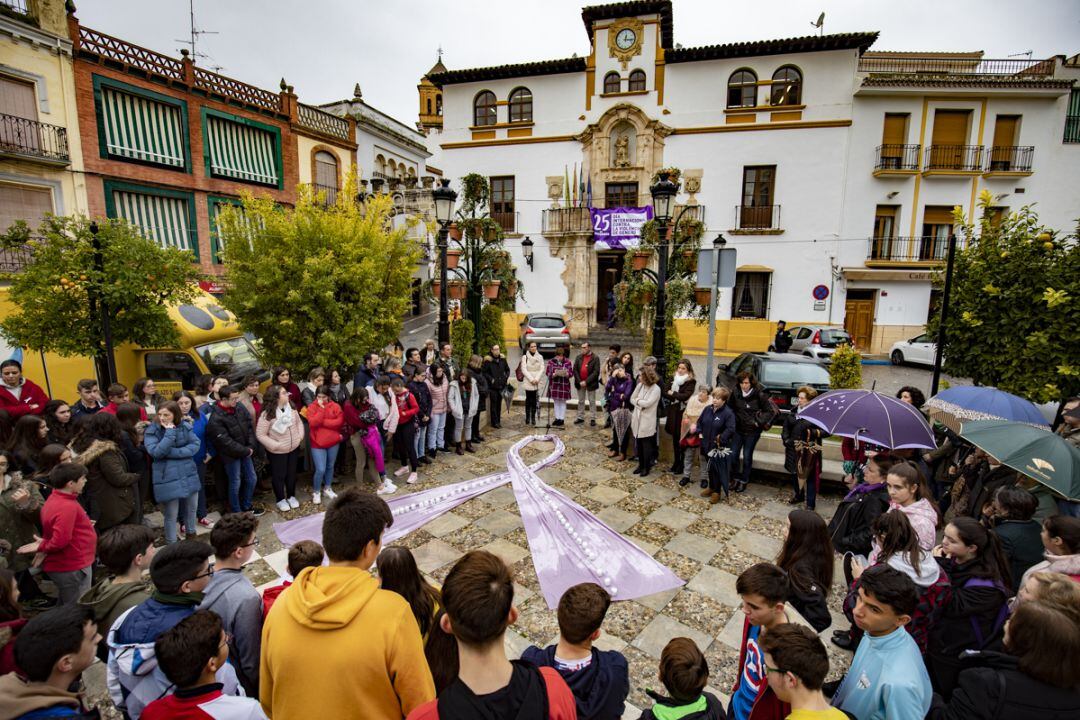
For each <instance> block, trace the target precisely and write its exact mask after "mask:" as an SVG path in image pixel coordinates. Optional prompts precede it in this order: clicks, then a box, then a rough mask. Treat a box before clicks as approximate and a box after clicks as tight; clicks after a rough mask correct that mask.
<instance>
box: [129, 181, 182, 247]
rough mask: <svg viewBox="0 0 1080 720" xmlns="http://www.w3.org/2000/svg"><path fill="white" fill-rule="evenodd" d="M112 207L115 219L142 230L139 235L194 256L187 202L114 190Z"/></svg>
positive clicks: (179, 199)
mask: <svg viewBox="0 0 1080 720" xmlns="http://www.w3.org/2000/svg"><path fill="white" fill-rule="evenodd" d="M113 203H114V206H115V208H116V216H117V217H121V218H124V219H125V220H127V221H128V222H130V223H131V224H133V225H137V226H138V227H140V228H142V231H143V234H144V235H145V236H146V237H148V238H150V239H151V240H153V241H154V242H156V243H157V244H158V245H161V246H162V247H175V248H179V249H181V250H191V251H193V252H195V253H198V247H197V246H196V245H195V244H193V242H192V237H191V228H190V227H189V222H188V220H189V217H190V215H189V210H190V208H189V207H188V201H187V200H184V199H181V198H173V197H163V196H160V195H147V194H143V193H137V192H129V191H124V190H114V191H113Z"/></svg>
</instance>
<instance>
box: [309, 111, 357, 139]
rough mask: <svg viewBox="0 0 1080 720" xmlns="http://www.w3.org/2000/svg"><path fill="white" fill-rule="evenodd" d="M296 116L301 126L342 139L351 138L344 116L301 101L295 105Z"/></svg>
mask: <svg viewBox="0 0 1080 720" xmlns="http://www.w3.org/2000/svg"><path fill="white" fill-rule="evenodd" d="M296 117H297V120H298V122H299V123H300V126H301V127H305V128H307V129H309V130H314V131H315V132H320V133H322V134H323V135H330V136H331V137H336V138H340V139H342V140H346V141H350V140H352V138H351V137H349V123H348V121H346V120H345V118H341V117H338V116H337V115H333V114H331V113H328V112H326V111H325V110H320V109H319V108H317V107H312V106H311V105H304V104H303V103H301V104H299V105H297V108H296Z"/></svg>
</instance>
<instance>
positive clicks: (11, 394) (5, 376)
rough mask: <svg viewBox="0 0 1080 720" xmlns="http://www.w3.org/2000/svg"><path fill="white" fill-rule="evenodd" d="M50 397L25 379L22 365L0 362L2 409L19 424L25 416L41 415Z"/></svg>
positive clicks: (0, 406) (16, 362)
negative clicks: (19, 420) (20, 419)
mask: <svg viewBox="0 0 1080 720" xmlns="http://www.w3.org/2000/svg"><path fill="white" fill-rule="evenodd" d="M47 402H49V396H48V395H46V394H45V391H44V390H42V389H41V388H40V387H38V386H37V385H36V384H34V383H33V382H31V381H30V380H27V379H26V378H24V377H23V372H22V363H20V362H19V361H18V360H14V359H9V360H5V361H4V362H0V409H3V410H6V411H7V413H8V415H10V416H11V419H12V420H14V421H16V422H18V419H19V418H21V417H23V416H24V415H41V413H43V412H44V411H45V403H47Z"/></svg>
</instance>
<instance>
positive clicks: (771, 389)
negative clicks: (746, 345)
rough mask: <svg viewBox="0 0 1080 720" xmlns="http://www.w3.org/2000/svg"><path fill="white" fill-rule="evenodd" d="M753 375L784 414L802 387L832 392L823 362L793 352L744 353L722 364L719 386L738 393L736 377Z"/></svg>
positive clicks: (717, 378)
mask: <svg viewBox="0 0 1080 720" xmlns="http://www.w3.org/2000/svg"><path fill="white" fill-rule="evenodd" d="M742 372H751V373H753V374H754V377H756V378H757V380H758V382H759V383H761V385H762V386H763V387H764V388H765V395H766V396H767V397H768V398H769V399H770V400H772V402H773V404H774V405H776V407H777V408H779V409H780V411H781V412H788V411H790V410H791V408H792V405H793V403H794V402H795V396H796V395H797V394H798V392H799V388H801V387H802V386H803V385H808V386H810V387H812V388H814V389H815V390H817V391H818V392H819V393H823V392H825V391H826V390H828V389H829V370H828V368H826V367H825V366H824V365H823V364H822V363H821V362H820V361H818V360H814V359H812V358H809V357H804V356H801V355H792V354H791V353H775V352H764V353H743V354H742V355H739V356H738V357H737V358H735V359H734V360H732V361H731V362H730V363H728V364H727V365H720V367H719V370H718V371H717V373H716V384H717V385H718V386H719V385H721V384H722V385H724V386H726V387H727V388H728V389H729V390H731V392H733V393H734V392H738V389H737V387H736V385H737V384H738V381H737V380H736V377H737V376H738V375H739V373H742Z"/></svg>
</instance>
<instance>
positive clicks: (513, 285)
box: [506, 280, 517, 297]
mask: <svg viewBox="0 0 1080 720" xmlns="http://www.w3.org/2000/svg"><path fill="white" fill-rule="evenodd" d="M506 292H508V293H510V297H515V296H517V280H511V281H510V284H509V285H507V286H506Z"/></svg>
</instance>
